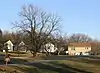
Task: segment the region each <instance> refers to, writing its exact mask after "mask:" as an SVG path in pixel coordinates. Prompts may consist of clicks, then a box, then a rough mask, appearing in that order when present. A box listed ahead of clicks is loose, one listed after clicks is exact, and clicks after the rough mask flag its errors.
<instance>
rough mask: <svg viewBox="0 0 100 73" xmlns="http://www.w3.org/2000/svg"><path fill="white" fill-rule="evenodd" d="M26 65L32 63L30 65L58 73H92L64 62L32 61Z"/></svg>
mask: <svg viewBox="0 0 100 73" xmlns="http://www.w3.org/2000/svg"><path fill="white" fill-rule="evenodd" d="M51 64H52V65H51ZM28 65H32V66H34V67H37V68H39V69H44V70H51V71H55V72H58V73H92V72H88V71H84V70H80V69H77V68H73V67H69V66H67V65H65V64H58V63H53V62H49V63H45V64H43V63H32V64H28Z"/></svg>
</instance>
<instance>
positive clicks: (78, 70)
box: [49, 62, 92, 73]
mask: <svg viewBox="0 0 100 73" xmlns="http://www.w3.org/2000/svg"><path fill="white" fill-rule="evenodd" d="M49 63H50V64H53V65H55V66H61V67H62V68H66V69H70V70H71V71H75V72H79V73H92V72H88V71H85V70H80V69H78V68H73V67H70V66H68V65H65V64H58V63H56V62H49Z"/></svg>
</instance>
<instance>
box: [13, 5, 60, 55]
mask: <svg viewBox="0 0 100 73" xmlns="http://www.w3.org/2000/svg"><path fill="white" fill-rule="evenodd" d="M19 16H20V17H21V18H22V19H21V20H20V21H19V22H15V23H13V24H14V26H15V27H17V28H19V29H21V30H22V31H24V33H28V34H29V36H30V41H31V43H30V45H29V46H30V51H31V53H32V54H33V55H34V56H36V53H37V52H38V51H39V50H40V49H41V46H42V45H43V44H45V43H46V40H47V38H48V37H49V35H51V34H53V33H54V32H55V31H57V30H58V27H59V22H60V18H59V17H58V16H57V15H54V14H50V13H47V12H44V11H43V10H41V9H39V8H38V7H36V6H34V5H32V4H30V5H28V6H25V5H24V6H23V7H22V10H21V12H20V13H19Z"/></svg>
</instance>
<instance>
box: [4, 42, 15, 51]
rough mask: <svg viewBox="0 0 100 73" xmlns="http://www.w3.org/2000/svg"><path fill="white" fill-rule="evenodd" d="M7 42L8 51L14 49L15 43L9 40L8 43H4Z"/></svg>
mask: <svg viewBox="0 0 100 73" xmlns="http://www.w3.org/2000/svg"><path fill="white" fill-rule="evenodd" d="M5 44H7V49H8V51H13V46H14V45H13V43H12V42H11V41H10V40H9V41H7V42H6V43H4V45H5ZM3 52H5V50H3Z"/></svg>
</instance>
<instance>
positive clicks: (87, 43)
mask: <svg viewBox="0 0 100 73" xmlns="http://www.w3.org/2000/svg"><path fill="white" fill-rule="evenodd" d="M68 46H75V47H90V46H91V43H89V42H82V43H69V45H68Z"/></svg>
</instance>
